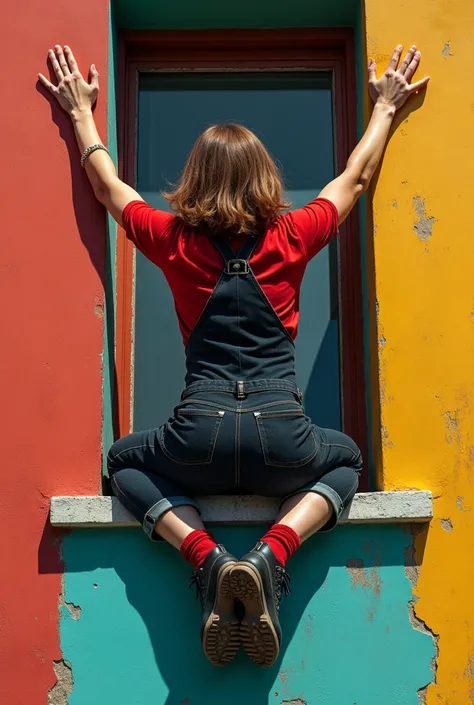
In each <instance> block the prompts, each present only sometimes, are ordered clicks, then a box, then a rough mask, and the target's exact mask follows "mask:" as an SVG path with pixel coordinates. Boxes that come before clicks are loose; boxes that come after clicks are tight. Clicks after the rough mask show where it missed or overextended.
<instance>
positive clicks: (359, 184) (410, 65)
mask: <svg viewBox="0 0 474 705" xmlns="http://www.w3.org/2000/svg"><path fill="white" fill-rule="evenodd" d="M402 50H403V47H402V46H401V45H399V46H397V48H396V49H395V51H394V53H393V56H392V59H391V61H390V64H389V66H388V68H387V70H386V71H385V73H384V74H383V76H382V77H381V78H379V79H377V74H376V66H375V62H374V61H373V60H371V61H370V63H369V91H370V95H371V98H372V100H373V101H374V103H375V105H374V109H373V112H372V117H371V119H370V122H369V124H368V126H367V130H366V131H365V134H364V136H363V137H362V139H361V141H360V142H359V144H358V145H357V147H356V148H355V149H354V151H353V152H352V154H351V156H350V157H349V161H348V162H347V166H346V168H345V170H344V171H343V173H342V174H341V175H340V176H338V177H337V178H336V179H334V181H331V183H329V184H328V185H327V186H326V187H325V188H324V189H323V190H322V191H321V193H320V194H319V196H320V198H327V199H328V200H329V201H332V203H334V205H335V206H336V208H337V211H338V213H339V223H342V222H343V221H344V220H345V219H346V218H347V216H348V215H349V213H350V212H351V210H352V208H353V207H354V205H355V203H356V201H357V199H358V198H359V196H360V195H361V194H362V193H363V192H364V191H365V190H366V189H367V188H368V186H369V183H370V181H371V179H372V176H373V175H374V173H375V170H376V169H377V166H378V163H379V161H380V158H381V156H382V154H383V150H384V147H385V144H386V142H387V138H388V135H389V131H390V127H391V125H392V121H393V118H394V116H395V113H396V111H397V110H398V109H399V108H401V106H402V105H403V104H404V103H405V102H406V101H407V99H408V98H409V97H410V96H411V95H413V94H415V93H418V92H419V91H420V90H421V89H422V88H424V86H426V84H427V83H428V81H429V76H427V77H426V78H423V79H421V81H417V82H416V83H412V84H411V83H410V81H411V79H412V77H413V75H414V73H415V71H416V69H417V68H418V64H419V63H420V59H421V53H420V52H419V51H417V49H416V46H412V47H411V48H410V49H409V51H408V52H407V55H406V56H405V58H404V60H403V61H402V63H401V64H400V66H399V65H398V64H399V61H400V56H401V53H402Z"/></svg>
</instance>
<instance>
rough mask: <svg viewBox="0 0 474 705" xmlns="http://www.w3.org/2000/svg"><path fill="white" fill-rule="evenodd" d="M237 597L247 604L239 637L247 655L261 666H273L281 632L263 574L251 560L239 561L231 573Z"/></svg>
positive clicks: (278, 650)
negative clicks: (271, 611)
mask: <svg viewBox="0 0 474 705" xmlns="http://www.w3.org/2000/svg"><path fill="white" fill-rule="evenodd" d="M230 586H231V590H232V593H233V595H234V597H235V598H236V599H237V600H240V602H242V604H243V605H244V607H245V616H244V618H243V619H242V623H241V625H240V639H241V641H242V646H243V647H244V649H245V651H246V653H247V656H248V657H249V658H250V659H251V660H252V661H253V662H254V663H256V664H257V665H258V666H262V667H263V668H268V667H269V666H272V665H273V664H274V663H275V661H276V659H277V658H278V654H279V652H280V644H279V642H278V636H277V633H276V630H275V627H274V626H273V621H272V618H271V617H270V615H269V613H268V609H267V603H266V600H265V593H264V590H263V583H262V578H261V576H260V573H259V572H258V570H257V569H256V568H255V567H254V566H253V565H251V564H250V563H248V564H246V563H237V565H235V566H234V567H233V568H232V571H231V574H230Z"/></svg>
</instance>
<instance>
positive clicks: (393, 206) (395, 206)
mask: <svg viewBox="0 0 474 705" xmlns="http://www.w3.org/2000/svg"><path fill="white" fill-rule="evenodd" d="M392 208H398V203H397V202H396V200H395V199H393V201H392Z"/></svg>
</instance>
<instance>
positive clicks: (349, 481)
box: [108, 235, 362, 539]
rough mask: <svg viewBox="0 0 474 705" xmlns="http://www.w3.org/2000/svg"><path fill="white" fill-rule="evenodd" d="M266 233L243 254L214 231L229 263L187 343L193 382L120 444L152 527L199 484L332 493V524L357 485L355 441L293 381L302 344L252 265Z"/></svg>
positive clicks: (204, 491)
mask: <svg viewBox="0 0 474 705" xmlns="http://www.w3.org/2000/svg"><path fill="white" fill-rule="evenodd" d="M262 237H264V235H261V236H260V237H252V238H249V239H248V240H247V241H246V242H245V244H244V245H243V246H242V248H241V249H240V251H239V253H238V254H237V255H236V254H235V252H234V251H233V249H232V247H231V246H230V244H229V243H228V242H227V241H225V240H224V239H222V238H213V239H212V242H213V244H214V245H215V246H216V248H217V249H218V250H219V252H220V253H221V255H222V257H223V259H224V262H225V266H224V270H223V272H222V275H221V277H220V279H219V281H218V283H217V285H216V287H215V289H214V291H213V292H212V295H211V297H210V298H209V301H208V302H207V305H206V307H205V309H204V311H203V312H202V314H201V317H200V318H199V321H198V322H197V324H196V326H195V328H194V330H193V332H192V334H191V336H190V338H189V341H188V344H187V346H186V351H185V352H186V369H187V374H186V387H185V390H184V392H183V394H182V396H181V402H180V404H179V405H178V406H177V407H176V408H175V410H174V414H173V416H172V418H171V419H170V420H169V421H168V422H167V423H165V424H164V425H163V426H161V427H160V428H157V429H153V430H150V431H144V432H139V433H132V434H131V435H129V436H126V437H125V438H122V439H120V440H119V441H117V442H116V443H114V445H113V446H112V448H111V449H110V452H109V455H108V469H109V475H110V477H111V485H112V488H113V491H114V493H115V494H116V496H117V497H118V498H119V499H120V501H121V502H122V504H123V505H124V506H125V507H126V508H127V509H128V510H129V511H130V512H131V513H132V514H133V515H134V516H135V517H136V518H137V519H138V520H139V521H140V522H141V523H142V524H143V528H144V530H145V532H146V533H147V534H148V536H150V538H153V539H156V538H159V537H158V536H157V534H156V533H154V526H155V524H156V521H157V519H159V518H160V517H161V516H162V514H163V513H164V512H166V511H168V510H169V509H170V508H172V507H177V506H180V505H191V506H194V507H196V508H197V509H199V506H198V503H197V502H195V501H194V500H193V499H191V498H192V497H199V495H212V494H214V495H219V494H229V493H230V494H232V493H233V494H239V493H249V494H257V495H266V496H278V497H281V498H285V497H287V496H288V495H291V494H296V493H299V492H301V491H314V492H318V493H319V494H321V495H324V496H325V497H326V498H327V499H328V500H329V501H330V502H331V503H332V505H333V507H334V514H333V516H332V518H331V519H330V521H329V522H328V524H327V525H326V527H325V529H326V530H328V529H330V528H332V527H333V526H334V525H335V524H336V523H337V519H338V517H339V516H340V514H341V512H342V510H343V509H344V507H345V506H346V505H347V504H348V502H349V501H350V500H351V499H352V497H353V496H354V494H355V492H356V489H357V486H358V480H359V473H360V470H361V467H362V461H361V455H360V451H359V449H358V448H357V446H356V444H355V443H354V442H353V441H352V440H351V439H350V438H349V437H348V436H346V435H344V434H343V433H340V432H339V431H332V430H328V429H321V428H318V427H317V426H315V425H314V424H312V422H311V419H309V418H308V417H307V416H306V415H305V413H304V411H303V407H302V403H301V402H302V400H301V394H300V392H299V390H298V387H297V386H296V382H295V347H294V343H293V341H292V339H291V337H290V335H289V334H288V332H287V331H286V329H285V328H284V326H283V325H282V323H281V321H280V319H279V318H278V316H277V314H276V313H275V311H274V310H273V308H272V306H271V304H270V302H269V301H268V299H267V298H266V296H265V294H264V292H263V291H262V289H261V287H260V285H259V284H258V282H257V280H256V278H255V276H254V274H253V272H252V269H251V267H250V265H249V260H250V258H251V255H252V252H253V251H254V249H255V248H256V247H257V246H258V243H259V241H260V239H261V238H262Z"/></svg>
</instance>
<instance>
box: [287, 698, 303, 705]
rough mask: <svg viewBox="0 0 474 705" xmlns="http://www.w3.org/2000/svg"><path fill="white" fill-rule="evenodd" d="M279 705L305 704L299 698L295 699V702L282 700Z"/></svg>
mask: <svg viewBox="0 0 474 705" xmlns="http://www.w3.org/2000/svg"><path fill="white" fill-rule="evenodd" d="M281 705H307V702H306V700H302V699H301V698H296V700H282V701H281Z"/></svg>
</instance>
